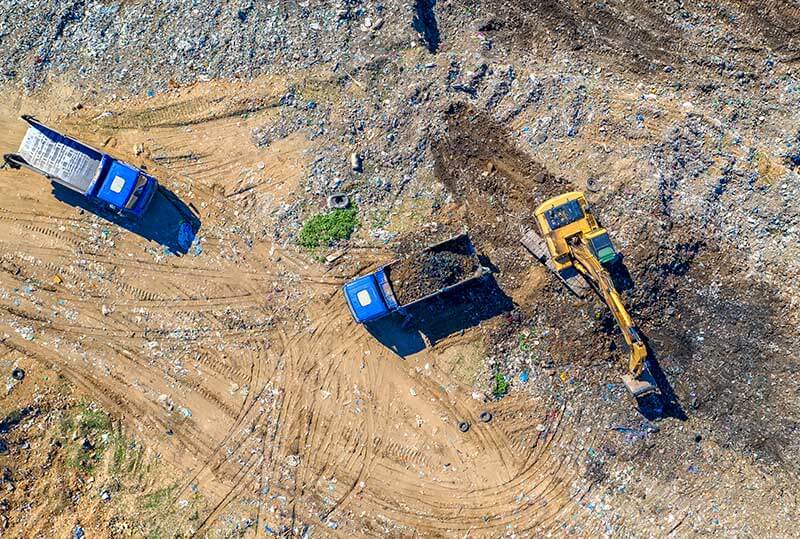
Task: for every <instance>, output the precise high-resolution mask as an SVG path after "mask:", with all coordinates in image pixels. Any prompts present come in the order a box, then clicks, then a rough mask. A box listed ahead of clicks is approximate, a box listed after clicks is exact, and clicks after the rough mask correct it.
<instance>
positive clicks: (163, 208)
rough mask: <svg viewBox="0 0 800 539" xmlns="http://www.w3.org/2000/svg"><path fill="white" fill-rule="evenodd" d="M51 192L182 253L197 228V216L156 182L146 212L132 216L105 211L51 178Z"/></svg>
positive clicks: (62, 199) (171, 250)
mask: <svg viewBox="0 0 800 539" xmlns="http://www.w3.org/2000/svg"><path fill="white" fill-rule="evenodd" d="M52 185H53V196H54V197H56V198H57V199H58V200H60V201H61V202H64V203H65V204H69V205H70V206H74V207H76V208H81V209H83V210H86V211H88V212H91V213H93V214H95V215H98V216H100V217H102V218H103V219H105V220H106V221H109V222H111V223H114V224H115V225H117V226H120V227H122V228H124V229H126V230H128V231H130V232H133V233H134V234H137V235H139V236H141V237H143V238H145V239H146V240H149V241H153V242H155V243H157V244H159V245H161V246H162V247H163V248H164V250H165V251H167V252H169V253H171V254H175V255H184V254H186V253H187V252H189V249H190V247H191V246H192V243H193V242H194V238H195V236H196V235H197V232H198V231H199V230H200V218H199V217H198V216H197V215H196V213H195V212H194V211H193V210H192V209H191V208H189V207H188V206H187V205H186V204H185V203H184V202H183V201H182V200H181V199H180V198H178V196H177V195H175V193H173V192H172V191H170V190H169V189H167V188H166V187H164V186H163V185H159V186H158V191H157V192H156V194H155V195H154V196H153V201H152V202H151V203H150V207H149V208H148V209H147V212H146V213H145V214H144V215H143V216H142V217H141V218H140V219H139V220H134V219H130V218H128V217H124V216H120V215H118V214H117V213H115V212H112V211H109V210H108V209H106V208H105V207H103V206H101V205H100V204H97V203H94V202H92V201H90V200H89V199H87V198H86V197H85V196H83V195H81V194H78V193H76V192H75V191H72V190H71V189H67V188H66V187H64V186H62V185H60V184H58V183H55V182H53V184H52Z"/></svg>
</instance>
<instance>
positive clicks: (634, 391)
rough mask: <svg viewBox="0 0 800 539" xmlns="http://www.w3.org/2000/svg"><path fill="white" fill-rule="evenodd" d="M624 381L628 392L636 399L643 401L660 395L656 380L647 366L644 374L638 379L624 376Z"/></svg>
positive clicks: (627, 375) (628, 375)
mask: <svg viewBox="0 0 800 539" xmlns="http://www.w3.org/2000/svg"><path fill="white" fill-rule="evenodd" d="M622 381H623V382H624V383H625V387H626V388H627V389H628V392H630V394H631V395H633V397H634V398H636V399H641V398H644V397H647V396H648V395H657V394H658V393H659V390H658V385H657V384H656V380H655V378H653V375H652V374H651V373H650V369H649V368H648V367H647V365H645V368H644V370H643V371H642V374H640V375H639V376H638V378H634V377H633V376H632V375H630V374H623V375H622Z"/></svg>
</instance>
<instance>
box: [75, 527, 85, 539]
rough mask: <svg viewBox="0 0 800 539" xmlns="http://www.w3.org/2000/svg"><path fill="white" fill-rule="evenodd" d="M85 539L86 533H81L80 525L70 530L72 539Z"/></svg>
mask: <svg viewBox="0 0 800 539" xmlns="http://www.w3.org/2000/svg"><path fill="white" fill-rule="evenodd" d="M85 537H86V533H85V532H84V531H83V528H81V526H80V524H78V525H77V526H75V528H74V529H73V530H72V539H84V538H85Z"/></svg>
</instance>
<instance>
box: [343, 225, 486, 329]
mask: <svg viewBox="0 0 800 539" xmlns="http://www.w3.org/2000/svg"><path fill="white" fill-rule="evenodd" d="M447 251H450V252H452V253H458V254H460V255H462V256H466V257H467V258H468V259H469V260H470V261H471V263H470V264H469V266H470V267H471V268H472V270H471V271H469V272H468V273H464V274H462V275H460V276H459V277H458V278H455V279H454V280H453V281H452V282H450V283H448V284H446V285H445V286H442V287H441V288H437V289H433V290H423V291H422V293H421V294H418V295H416V296H414V297H408V296H407V295H406V300H405V301H406V303H404V304H401V302H399V301H398V300H397V298H398V297H400V298H402V297H403V295H402V291H396V290H395V286H396V285H397V286H401V287H402V285H403V283H395V282H393V281H392V275H393V270H394V269H395V268H396V267H397V265H399V264H401V263H403V261H402V260H395V261H394V262H392V263H390V264H386V265H385V266H381V267H380V268H378V269H377V270H375V271H373V272H372V273H369V274H367V275H362V276H361V277H357V278H355V279H353V280H352V281H350V282H349V283H347V284H345V285H344V287H343V292H344V296H345V300H346V301H347V305H348V307H349V308H350V314H352V315H353V319H355V321H356V322H358V323H359V324H364V323H369V322H372V321H375V320H378V319H379V318H383V317H384V316H387V315H388V314H390V313H393V312H395V311H399V312H401V313H406V314H407V312H406V309H407V308H408V307H410V306H412V305H414V304H417V303H421V302H423V301H426V300H428V299H429V298H432V297H433V296H436V295H438V294H441V293H443V292H445V291H447V290H451V289H453V288H455V287H457V286H461V285H463V284H464V283H467V282H470V281H473V280H476V279H479V278H481V277H482V276H483V275H485V274H487V273H489V270H488V268H485V267H483V266H481V264H480V260H479V259H478V255H477V253H476V251H475V247H474V246H473V244H472V241H471V240H470V238H469V236H468V235H467V234H466V233H462V234H458V235H457V236H453V237H452V238H449V239H446V240H444V241H442V242H439V243H437V244H435V245H431V246H429V247H426V248H425V249H423V250H422V251H418V252H417V253H414V254H413V255H411V256H410V257H409V258H416V259H425V258H426V255H427V254H432V253H439V252H447Z"/></svg>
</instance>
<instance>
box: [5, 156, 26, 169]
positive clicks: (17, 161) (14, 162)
mask: <svg viewBox="0 0 800 539" xmlns="http://www.w3.org/2000/svg"><path fill="white" fill-rule="evenodd" d="M3 161H4V162H5V165H6V166H7V167H8V168H13V169H14V170H19V169H20V168H22V166H23V165H25V164H26V163H25V160H24V159H23V158H22V157H21V156H19V155H17V154H15V153H7V154H5V155H3Z"/></svg>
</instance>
